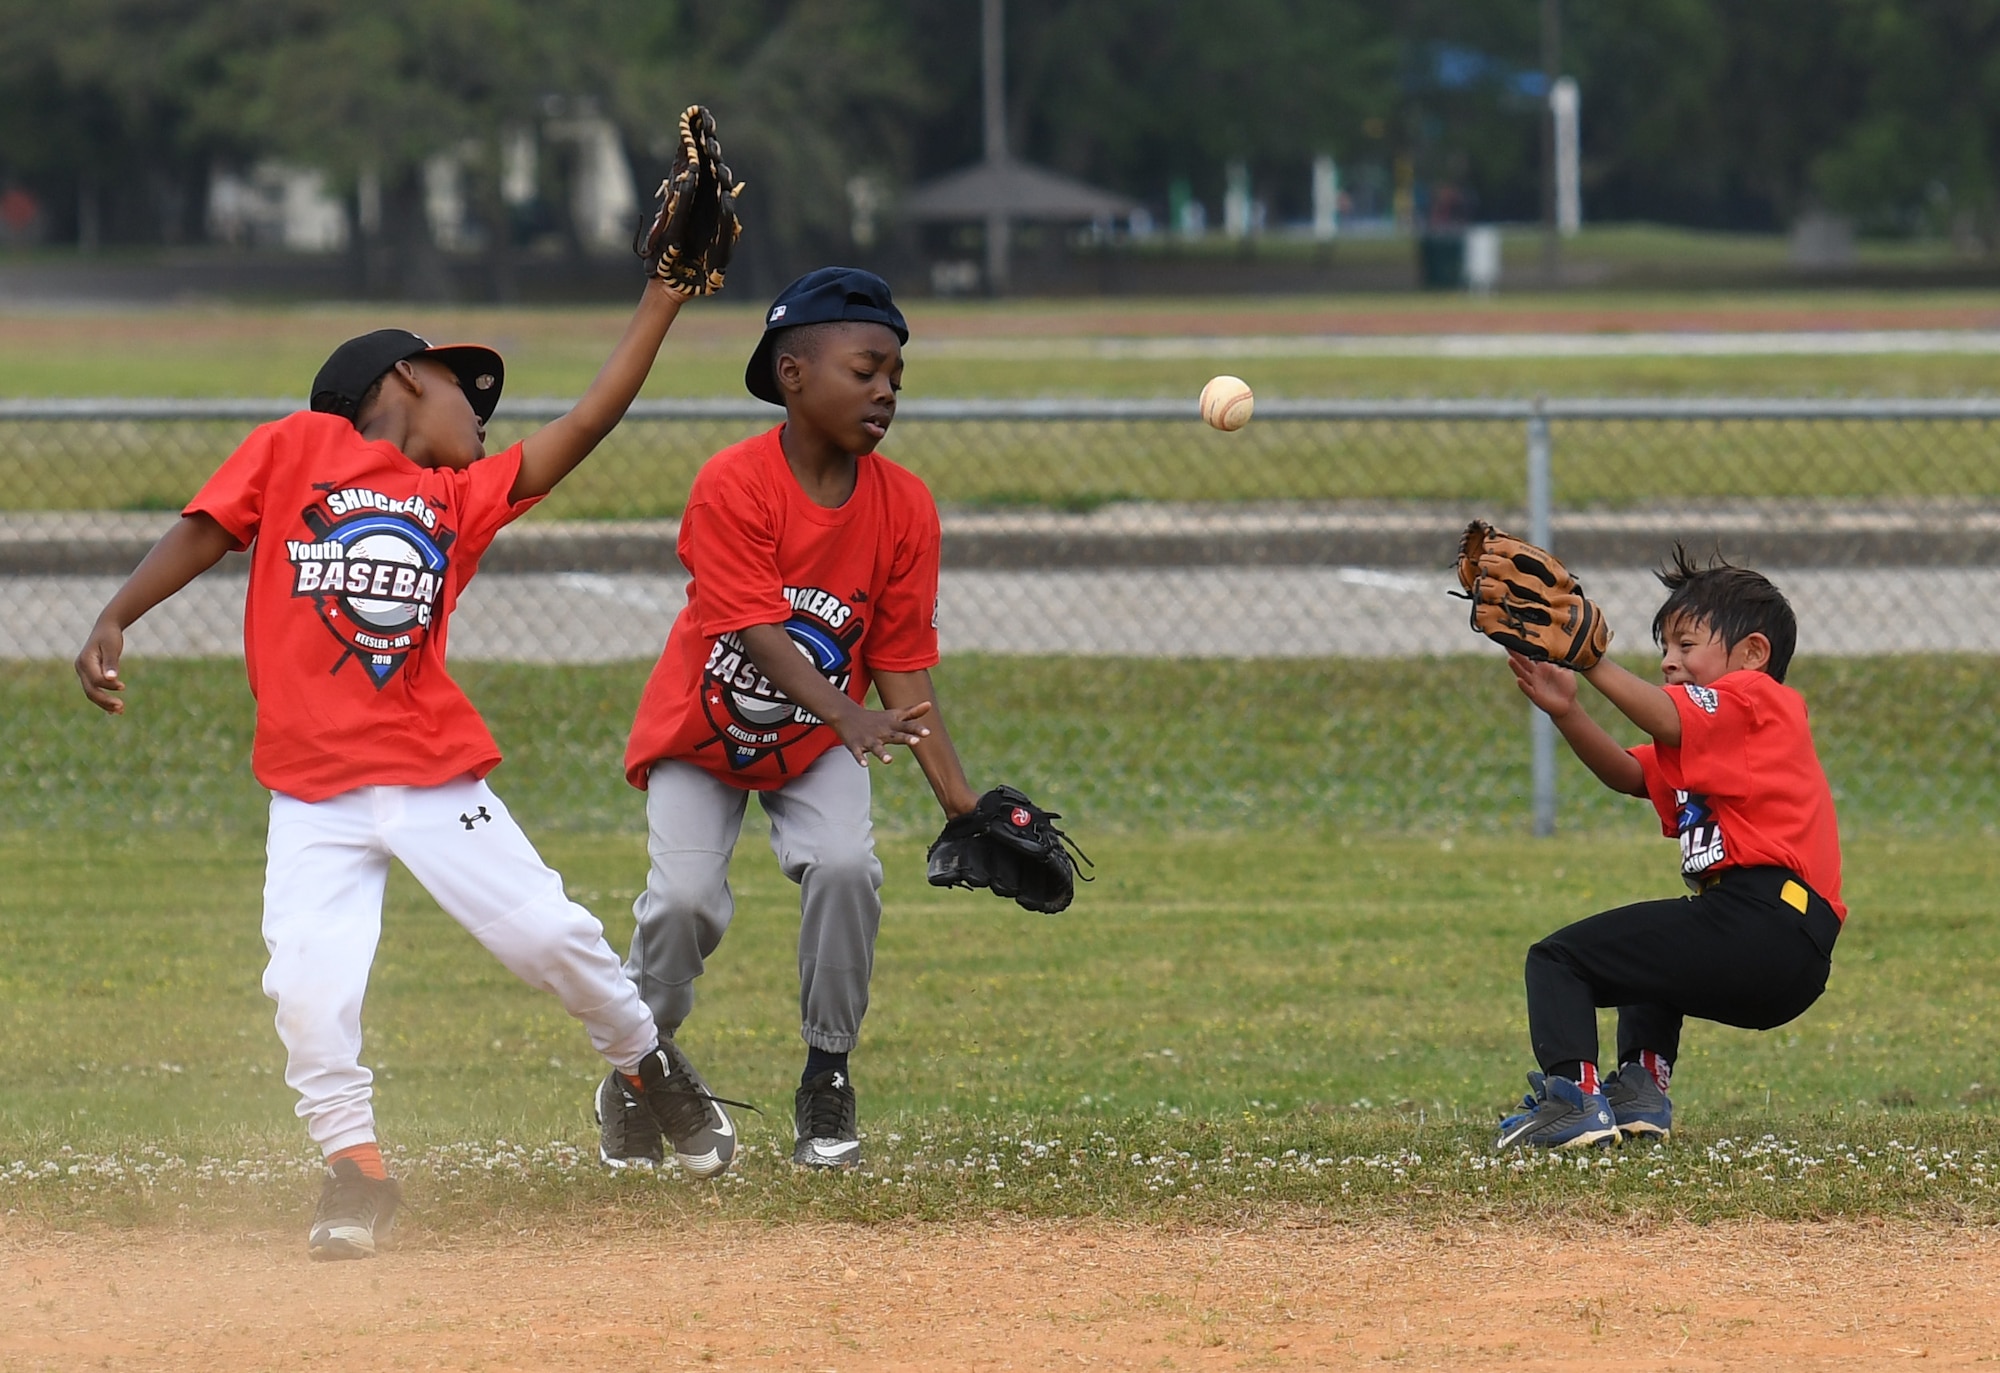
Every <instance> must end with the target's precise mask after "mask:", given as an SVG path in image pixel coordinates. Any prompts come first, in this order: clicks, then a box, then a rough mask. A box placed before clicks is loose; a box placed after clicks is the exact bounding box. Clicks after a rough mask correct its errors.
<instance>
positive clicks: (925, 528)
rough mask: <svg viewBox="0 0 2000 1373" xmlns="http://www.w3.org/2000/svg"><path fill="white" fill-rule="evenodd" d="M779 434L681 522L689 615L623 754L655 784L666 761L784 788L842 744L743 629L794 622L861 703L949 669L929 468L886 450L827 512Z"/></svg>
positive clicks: (746, 455)
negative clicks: (654, 773) (653, 774)
mask: <svg viewBox="0 0 2000 1373" xmlns="http://www.w3.org/2000/svg"><path fill="white" fill-rule="evenodd" d="M782 428H783V426H782V425H781V426H779V429H773V430H771V431H770V432H768V433H764V434H759V435H757V436H756V437H755V438H750V439H745V440H744V441H743V442H742V443H739V444H736V445H734V446H733V447H730V448H725V449H723V450H722V451H721V452H720V453H717V454H716V455H715V456H714V457H712V458H710V459H709V460H708V461H707V462H706V463H704V464H703V465H702V469H701V471H700V472H698V473H697V474H696V475H695V479H694V489H693V490H692V491H690V492H689V493H688V503H687V510H686V512H685V513H684V514H683V515H682V516H681V532H680V558H681V563H682V564H683V565H684V566H685V567H686V568H687V569H688V571H689V573H690V574H692V575H691V579H690V580H689V582H688V589H687V598H688V599H687V608H686V609H685V610H683V611H682V612H681V613H680V615H679V617H678V618H676V619H675V620H674V627H673V629H672V630H671V631H670V632H669V633H668V635H667V647H666V651H665V652H664V653H662V654H661V655H660V661H659V662H658V663H657V664H655V665H654V668H653V675H652V676H651V677H650V678H649V679H647V682H646V691H645V694H644V695H643V696H642V697H640V700H639V714H638V718H637V719H636V720H634V721H633V724H632V739H631V743H630V744H629V745H628V746H627V748H626V750H625V776H626V777H627V779H629V780H630V781H631V783H632V785H633V786H635V787H644V786H645V785H646V773H647V770H648V769H650V768H651V767H652V765H653V764H654V763H656V762H658V761H659V760H660V759H662V758H678V759H682V760H684V761H686V762H690V763H694V764H696V765H698V766H700V767H703V768H706V769H708V771H710V772H712V773H714V774H715V775H716V776H717V777H720V778H721V779H722V780H723V781H725V782H728V783H730V784H731V785H732V786H738V787H744V788H747V789H751V790H756V791H767V790H769V789H771V788H773V787H781V786H783V785H784V784H785V783H786V781H788V780H789V779H790V778H793V777H796V776H797V775H798V774H799V773H800V772H801V771H803V770H804V769H805V768H806V766H807V765H808V764H810V763H811V762H812V761H813V760H814V759H815V758H817V757H819V756H820V755H821V754H822V753H824V752H826V751H827V749H829V748H831V747H833V746H834V745H835V744H837V743H838V742H839V740H838V738H837V737H836V736H835V734H834V732H833V730H832V729H831V728H830V727H828V726H827V725H825V724H823V723H821V721H820V719H819V717H818V716H815V715H811V714H808V713H807V712H806V711H804V710H802V709H800V708H799V707H797V706H795V705H793V704H792V702H791V701H790V700H788V699H787V698H786V697H785V695H784V694H783V693H782V692H780V691H779V690H778V689H777V688H776V687H774V686H772V685H771V683H770V682H769V680H767V679H766V678H765V677H764V675H763V674H762V673H761V672H759V671H758V670H757V667H756V664H754V663H752V662H751V661H750V656H749V655H748V654H747V653H745V652H744V651H743V642H742V640H741V639H740V638H738V637H737V635H738V631H740V630H743V629H747V628H749V627H750V626H752V625H769V624H782V625H784V627H785V632H786V633H787V634H789V635H791V638H792V643H793V644H794V646H796V647H797V648H798V650H799V652H800V653H802V654H804V655H805V656H806V657H808V658H810V659H811V660H812V662H813V665H814V666H815V667H817V668H818V669H819V670H820V671H821V672H822V673H824V674H825V675H826V677H827V679H828V680H829V681H831V682H832V683H833V684H834V685H835V686H836V687H839V688H840V689H842V690H843V691H845V692H846V693H847V694H848V695H849V696H850V697H852V698H853V699H854V700H856V701H861V700H863V699H865V698H866V696H867V694H868V686H869V683H870V682H871V681H872V680H873V679H872V676H871V673H872V671H873V670H875V669H881V670H883V671H886V672H917V671H920V670H922V669H924V668H928V667H930V666H932V665H933V664H935V663H936V662H937V660H938V647H937V643H938V640H937V588H938V537H939V530H938V513H937V504H936V503H935V502H934V501H932V499H931V493H930V490H929V488H927V487H926V486H925V485H924V484H923V482H922V481H921V480H920V479H918V477H917V476H916V474H915V473H913V472H910V471H908V470H906V469H904V468H901V467H898V466H897V465H896V464H895V463H893V462H890V461H889V460H888V459H887V458H884V457H882V456H880V455H879V454H874V453H870V454H866V455H864V456H863V457H862V458H861V459H860V460H859V463H858V465H857V468H856V471H855V478H854V494H853V495H851V496H849V497H848V498H847V502H846V504H844V505H842V506H840V507H838V508H837V509H832V510H829V509H827V508H826V507H824V506H820V505H815V504H813V502H812V501H810V500H808V499H807V498H806V493H805V492H804V491H803V490H801V489H800V487H799V483H798V480H797V478H795V477H793V476H792V471H791V468H790V467H789V466H788V465H787V464H786V462H785V453H784V449H783V448H781V447H780V446H779V444H778V434H779V432H780V429H782Z"/></svg>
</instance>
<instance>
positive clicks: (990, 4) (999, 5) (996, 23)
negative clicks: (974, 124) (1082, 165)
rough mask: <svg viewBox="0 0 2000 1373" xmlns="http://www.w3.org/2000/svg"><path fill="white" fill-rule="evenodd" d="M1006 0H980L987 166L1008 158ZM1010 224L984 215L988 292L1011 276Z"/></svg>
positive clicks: (1003, 289)
mask: <svg viewBox="0 0 2000 1373" xmlns="http://www.w3.org/2000/svg"><path fill="white" fill-rule="evenodd" d="M1005 4H1006V0H981V4H980V7H979V20H980V41H981V44H982V51H983V61H982V63H981V67H980V87H981V90H980V93H981V97H982V99H981V107H982V111H983V113H984V116H985V125H986V165H987V166H989V167H999V166H1000V165H1001V164H1003V163H1005V162H1006V161H1007V73H1006V60H1007V58H1006V53H1007V16H1006V10H1005ZM1011 227H1012V226H1011V225H1010V224H1009V223H1008V222H1007V212H1006V211H1005V210H995V211H993V212H992V213H990V214H988V215H987V216H986V291H987V294H988V295H995V296H999V295H1005V294H1006V293H1007V286H1008V277H1009V276H1011V275H1012V272H1011V270H1010V268H1011V263H1010V261H1009V259H1010V258H1011V257H1012V256H1013V251H1012V244H1011V243H1010V242H1009V239H1010V237H1011V234H1010V232H1009V230H1010V229H1011Z"/></svg>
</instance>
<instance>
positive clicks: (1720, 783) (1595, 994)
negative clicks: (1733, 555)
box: [1494, 548, 1847, 1149]
mask: <svg viewBox="0 0 2000 1373" xmlns="http://www.w3.org/2000/svg"><path fill="white" fill-rule="evenodd" d="M1660 580H1661V582H1663V583H1664V584H1665V585H1666V587H1667V590H1668V596H1667V600H1666V603H1665V604H1664V605H1662V606H1661V607H1660V609H1659V613H1658V614H1656V615H1655V616H1654V617H1653V638H1654V641H1655V642H1657V643H1658V644H1659V646H1660V648H1661V650H1662V654H1663V658H1662V662H1661V672H1662V675H1663V676H1664V677H1665V679H1666V685H1665V686H1664V687H1658V686H1654V685H1653V684H1651V683H1650V682H1647V681H1644V680H1642V679H1641V678H1639V677H1636V676H1634V675H1633V674H1632V673H1630V672H1627V671H1626V670H1625V669H1624V668H1622V667H1619V666H1618V665H1617V664H1616V663H1614V662H1612V661H1611V660H1610V659H1609V658H1606V659H1604V660H1602V661H1601V662H1599V663H1598V664H1597V665H1596V666H1595V667H1592V668H1590V669H1588V670H1587V671H1585V672H1584V674H1583V675H1584V676H1585V677H1587V678H1588V679H1589V681H1590V684H1591V685H1592V686H1593V687H1595V688H1597V690H1598V691H1599V692H1601V693H1602V694H1603V695H1604V697H1605V699H1607V700H1609V701H1610V702H1611V704H1612V705H1614V706H1616V707H1617V708H1618V710H1619V712H1620V713H1621V714H1623V715H1624V716H1625V718H1626V719H1628V720H1630V721H1631V722H1632V723H1633V724H1635V725H1637V726H1638V727H1639V728H1640V729H1642V730H1644V731H1645V732H1646V733H1647V734H1649V735H1651V736H1652V740H1653V742H1651V743H1649V744H1642V745H1640V746H1639V747H1638V748H1634V749H1630V750H1627V749H1625V748H1622V747H1621V746H1620V745H1619V744H1618V743H1617V742H1616V741H1615V740H1613V739H1612V737H1611V736H1610V735H1609V734H1607V733H1606V732H1605V731H1604V729H1603V727H1602V726H1600V725H1599V724H1597V722H1596V721H1594V720H1592V719H1591V718H1590V716H1589V715H1587V714H1585V713H1584V712H1583V711H1582V710H1581V709H1579V708H1578V706H1577V700H1576V678H1575V674H1573V673H1571V672H1569V671H1568V670H1566V669H1563V668H1559V667H1554V666H1551V665H1549V664H1546V663H1537V662H1532V661H1530V660H1529V659H1527V658H1524V657H1522V656H1521V655H1519V654H1509V655H1508V656H1509V660H1510V665H1511V666H1512V667H1513V670H1514V677H1515V679H1516V681H1517V682H1518V683H1519V685H1520V688H1521V690H1522V692H1523V693H1524V694H1526V696H1527V697H1528V699H1529V700H1530V701H1532V702H1534V704H1535V706H1536V707H1537V708H1538V709H1540V710H1542V711H1544V712H1545V713H1547V715H1548V716H1549V718H1550V719H1552V720H1554V721H1555V724H1556V728H1557V729H1558V730H1560V731H1561V732H1562V736H1563V738H1564V739H1566V740H1567V741H1568V742H1569V746H1570V748H1571V749H1572V750H1574V751H1575V753H1576V756H1577V757H1578V758H1580V759H1582V760H1583V763H1584V765H1585V766H1586V767H1588V768H1589V769H1590V770H1591V771H1592V772H1593V773H1595V774H1596V775H1597V777H1598V780H1599V781H1601V782H1603V783H1604V785H1606V786H1607V787H1610V788H1611V789H1612V790H1613V791H1617V792H1623V793H1625V794H1627V795H1631V796H1643V797H1645V798H1646V799H1647V800H1649V801H1651V802H1652V803H1653V808H1654V809H1655V810H1657V811H1658V812H1659V813H1660V820H1661V822H1662V824H1663V826H1664V829H1665V832H1666V833H1667V834H1668V835H1669V836H1671V837H1676V838H1678V839H1679V840H1680V841H1681V874H1682V876H1683V877H1684V878H1685V879H1686V881H1687V884H1688V886H1689V887H1690V888H1691V889H1692V890H1693V892H1694V895H1692V896H1683V897H1676V898H1673V899H1671V900H1665V901H1642V902H1639V903H1637V904H1636V905H1631V906H1621V907H1619V908H1618V909H1616V910H1610V911H1605V912H1603V913H1602V914H1600V915H1594V916H1591V917H1590V918H1589V919H1587V920H1580V921H1578V922H1577V923H1576V924H1574V925H1570V926H1568V927H1566V928H1564V929H1560V930H1557V931H1556V932H1555V933H1554V934H1552V935H1550V936H1549V937H1548V938H1546V939H1544V940H1542V941H1541V942H1540V943H1539V944H1536V945H1535V946H1534V947H1533V948H1532V949H1530V950H1528V968H1527V983H1528V1032H1529V1037H1530V1038H1531V1040H1532V1041H1533V1043H1534V1050H1535V1057H1536V1059H1537V1060H1538V1061H1539V1062H1540V1063H1541V1066H1542V1071H1541V1072H1539V1073H1531V1074H1529V1076H1528V1081H1529V1084H1530V1086H1531V1087H1532V1089H1533V1090H1532V1091H1531V1092H1530V1093H1529V1095H1528V1096H1527V1098H1526V1099H1525V1100H1523V1101H1522V1103H1521V1109H1520V1110H1519V1111H1518V1112H1517V1113H1515V1114H1513V1115H1511V1116H1508V1117H1507V1118H1506V1119H1505V1120H1503V1121H1501V1123H1500V1135H1499V1138H1498V1140H1497V1141H1496V1143H1495V1146H1494V1147H1495V1148H1496V1149H1508V1148H1516V1147H1537V1148H1549V1149H1566V1148H1573V1147H1577V1146H1581V1145H1587V1144H1596V1143H1600V1142H1608V1141H1611V1140H1615V1139H1618V1138H1620V1137H1624V1138H1633V1137H1636V1136H1639V1135H1656V1136H1664V1135H1666V1134H1667V1133H1668V1132H1669V1131H1670V1130H1671V1129H1672V1127H1673V1106H1672V1103H1671V1102H1669V1101H1668V1099H1667V1087H1668V1083H1669V1081H1670V1080H1671V1078H1672V1075H1673V1066H1674V1059H1675V1057H1676V1056H1677V1055H1678V1053H1679V1051H1680V1038H1681V1021H1682V1020H1683V1018H1685V1017H1687V1016H1694V1017H1696V1018H1698V1019H1701V1020H1714V1021H1719V1022H1720V1023H1722V1024H1724V1025H1736V1026H1740V1027H1742V1028H1744V1029H1751V1030H1769V1029H1773V1028H1775V1027H1777V1026H1779V1025H1783V1024H1784V1023H1785V1022H1787V1021H1789V1020H1791V1019H1793V1018H1794V1017H1796V1016H1798V1015H1800V1014H1802V1013H1804V1011H1805V1009H1806V1008H1807V1007H1808V1006H1811V1005H1812V1004H1813V1002H1814V1001H1816V1000H1818V999H1819V994H1820V993H1821V992H1822V991H1824V990H1825V989H1826V979H1827V972H1828V968H1829V965H1830V961H1831V959H1832V955H1833V944H1834V940H1835V938H1836V937H1837V936H1838V935H1839V933H1840V929H1841V923H1842V922H1843V921H1844V920H1845V919H1846V918H1847V908H1846V907H1845V906H1843V905H1841V903H1840V836H1839V832H1838V830H1837V828H1836V825H1835V821H1834V813H1833V795H1832V792H1831V791H1830V790H1829V789H1828V787H1827V782H1826V774H1825V772H1824V771H1822V770H1821V768H1820V764H1819V757H1818V755H1817V754H1816V753H1815V752H1814V750H1813V741H1812V732H1811V730H1810V729H1809V728H1808V727H1807V724H1806V705H1805V700H1804V698H1802V697H1801V696H1800V695H1799V694H1798V692H1796V691H1794V690H1792V689H1791V688H1789V687H1787V686H1785V685H1784V680H1785V669H1786V668H1787V667H1788V666H1789V665H1790V663H1791V659H1792V650H1793V647H1794V645H1795V644H1796V643H1797V640H1798V623H1797V620H1796V619H1795V618H1794V616H1793V614H1792V608H1791V606H1790V605H1789V604H1788V603H1787V602H1786V600H1785V598H1784V596H1783V595H1782V594H1780V592H1779V591H1778V589H1777V588H1776V587H1775V586H1773V585H1771V583H1770V582H1769V581H1768V580H1766V579H1765V578H1764V577H1763V576H1761V575H1759V574H1758V573H1756V572H1753V571H1751V570H1749V569H1748V568H1742V567H1732V566H1730V565H1729V564H1727V563H1722V562H1717V563H1714V564H1711V565H1710V566H1708V567H1702V568H1697V567H1695V566H1694V565H1693V564H1692V563H1690V561H1689V560H1688V557H1687V553H1686V551H1685V550H1684V549H1681V548H1676V549H1675V550H1674V565H1673V567H1672V568H1671V569H1669V570H1668V571H1665V572H1662V573H1661V574H1660ZM1599 1006H1616V1007H1617V1008H1618V1068H1617V1070H1616V1071H1615V1072H1614V1073H1612V1074H1611V1076H1610V1077H1608V1078H1606V1079H1604V1081H1603V1083H1602V1084H1601V1085H1600V1084H1599V1081H1598V1076H1597V1008H1598V1007H1599Z"/></svg>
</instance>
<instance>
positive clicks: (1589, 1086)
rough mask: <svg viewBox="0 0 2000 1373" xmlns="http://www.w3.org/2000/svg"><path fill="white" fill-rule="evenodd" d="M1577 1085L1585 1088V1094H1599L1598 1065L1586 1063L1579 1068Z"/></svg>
mask: <svg viewBox="0 0 2000 1373" xmlns="http://www.w3.org/2000/svg"><path fill="white" fill-rule="evenodd" d="M1576 1085H1577V1086H1579V1087H1581V1088H1583V1094H1584V1095H1585V1096H1596V1095H1597V1065H1596V1064H1595V1063H1586V1064H1584V1065H1583V1066H1582V1067H1581V1068H1579V1069H1578V1070H1577V1074H1576Z"/></svg>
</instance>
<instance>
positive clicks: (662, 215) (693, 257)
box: [633, 105, 743, 296]
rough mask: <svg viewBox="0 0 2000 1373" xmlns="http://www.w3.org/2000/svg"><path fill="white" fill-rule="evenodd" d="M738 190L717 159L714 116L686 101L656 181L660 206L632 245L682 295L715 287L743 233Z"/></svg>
mask: <svg viewBox="0 0 2000 1373" xmlns="http://www.w3.org/2000/svg"><path fill="white" fill-rule="evenodd" d="M741 194H743V183H742V182H740V181H738V180H736V178H735V176H734V175H733V174H732V173H731V172H730V170H729V166H728V164H727V163H725V162H724V161H723V160H722V145H721V144H720V143H718V142H716V139H715V116H714V115H712V114H710V113H709V112H708V111H707V110H706V109H704V108H703V107H701V106H700V105H690V106H688V107H687V109H686V110H685V111H683V112H682V114H681V127H680V149H679V151H678V152H676V153H675V154H674V165H673V166H672V167H671V168H670V169H669V170H668V172H667V179H666V180H665V181H662V182H661V183H660V189H659V192H658V195H659V199H660V208H659V211H658V213H656V214H655V215H654V216H653V223H652V226H651V227H650V228H648V229H647V230H646V233H645V235H644V237H643V238H641V239H640V241H639V242H638V243H636V244H634V245H633V246H634V248H635V250H636V251H637V252H638V254H639V256H640V257H642V258H644V259H645V260H646V271H647V272H648V273H650V274H651V275H653V276H656V277H658V278H659V279H660V280H661V281H664V282H666V283H667V285H668V286H669V287H670V288H672V289H673V290H675V291H679V292H680V293H681V294H682V295H689V296H706V295H712V294H714V293H715V292H717V291H720V290H721V289H722V279H723V274H724V273H725V272H727V271H728V269H729V258H730V255H731V254H732V253H734V252H735V250H736V240H737V239H738V238H739V237H741V235H742V233H743V224H742V222H741V221H740V220H738V219H737V218H736V197H737V196H739V195H741Z"/></svg>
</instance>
